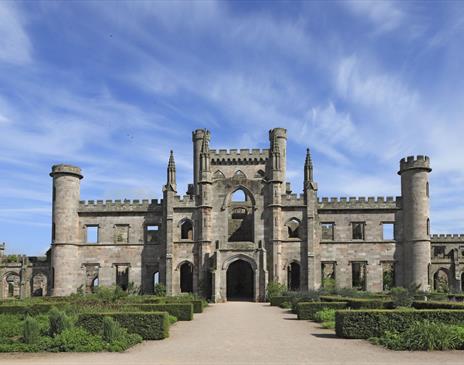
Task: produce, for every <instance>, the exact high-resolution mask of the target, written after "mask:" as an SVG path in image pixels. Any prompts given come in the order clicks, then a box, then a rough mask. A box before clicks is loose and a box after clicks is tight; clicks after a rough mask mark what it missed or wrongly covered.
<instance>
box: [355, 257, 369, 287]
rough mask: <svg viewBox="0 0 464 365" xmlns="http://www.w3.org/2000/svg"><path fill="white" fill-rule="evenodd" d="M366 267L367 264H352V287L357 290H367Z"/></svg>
mask: <svg viewBox="0 0 464 365" xmlns="http://www.w3.org/2000/svg"><path fill="white" fill-rule="evenodd" d="M366 266H367V264H366V263H365V262H352V263H351V286H352V288H353V289H356V290H366Z"/></svg>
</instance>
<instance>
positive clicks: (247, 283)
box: [227, 260, 254, 300]
mask: <svg viewBox="0 0 464 365" xmlns="http://www.w3.org/2000/svg"><path fill="white" fill-rule="evenodd" d="M253 282H254V273H253V268H252V267H251V265H250V264H249V263H248V262H246V261H243V260H237V261H235V262H233V263H231V264H230V265H229V268H228V269H227V300H253V292H254V284H253Z"/></svg>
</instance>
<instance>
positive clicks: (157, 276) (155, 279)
mask: <svg viewBox="0 0 464 365" xmlns="http://www.w3.org/2000/svg"><path fill="white" fill-rule="evenodd" d="M159 282H160V273H159V272H158V271H157V272H155V273H154V274H153V285H157V284H159Z"/></svg>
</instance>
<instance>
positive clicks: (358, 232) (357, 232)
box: [352, 222, 365, 240]
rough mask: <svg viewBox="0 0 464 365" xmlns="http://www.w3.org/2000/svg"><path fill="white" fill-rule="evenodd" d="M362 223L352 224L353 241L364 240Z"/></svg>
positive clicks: (363, 224)
mask: <svg viewBox="0 0 464 365" xmlns="http://www.w3.org/2000/svg"><path fill="white" fill-rule="evenodd" d="M364 226H365V223H364V222H353V223H352V228H353V239H354V240H363V239H364Z"/></svg>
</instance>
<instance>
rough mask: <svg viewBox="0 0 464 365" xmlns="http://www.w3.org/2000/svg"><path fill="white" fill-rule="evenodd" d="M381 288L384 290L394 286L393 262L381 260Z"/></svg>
mask: <svg viewBox="0 0 464 365" xmlns="http://www.w3.org/2000/svg"><path fill="white" fill-rule="evenodd" d="M382 284H383V285H382V288H383V290H384V291H387V290H390V289H391V288H393V287H394V286H395V263H394V262H382Z"/></svg>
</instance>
